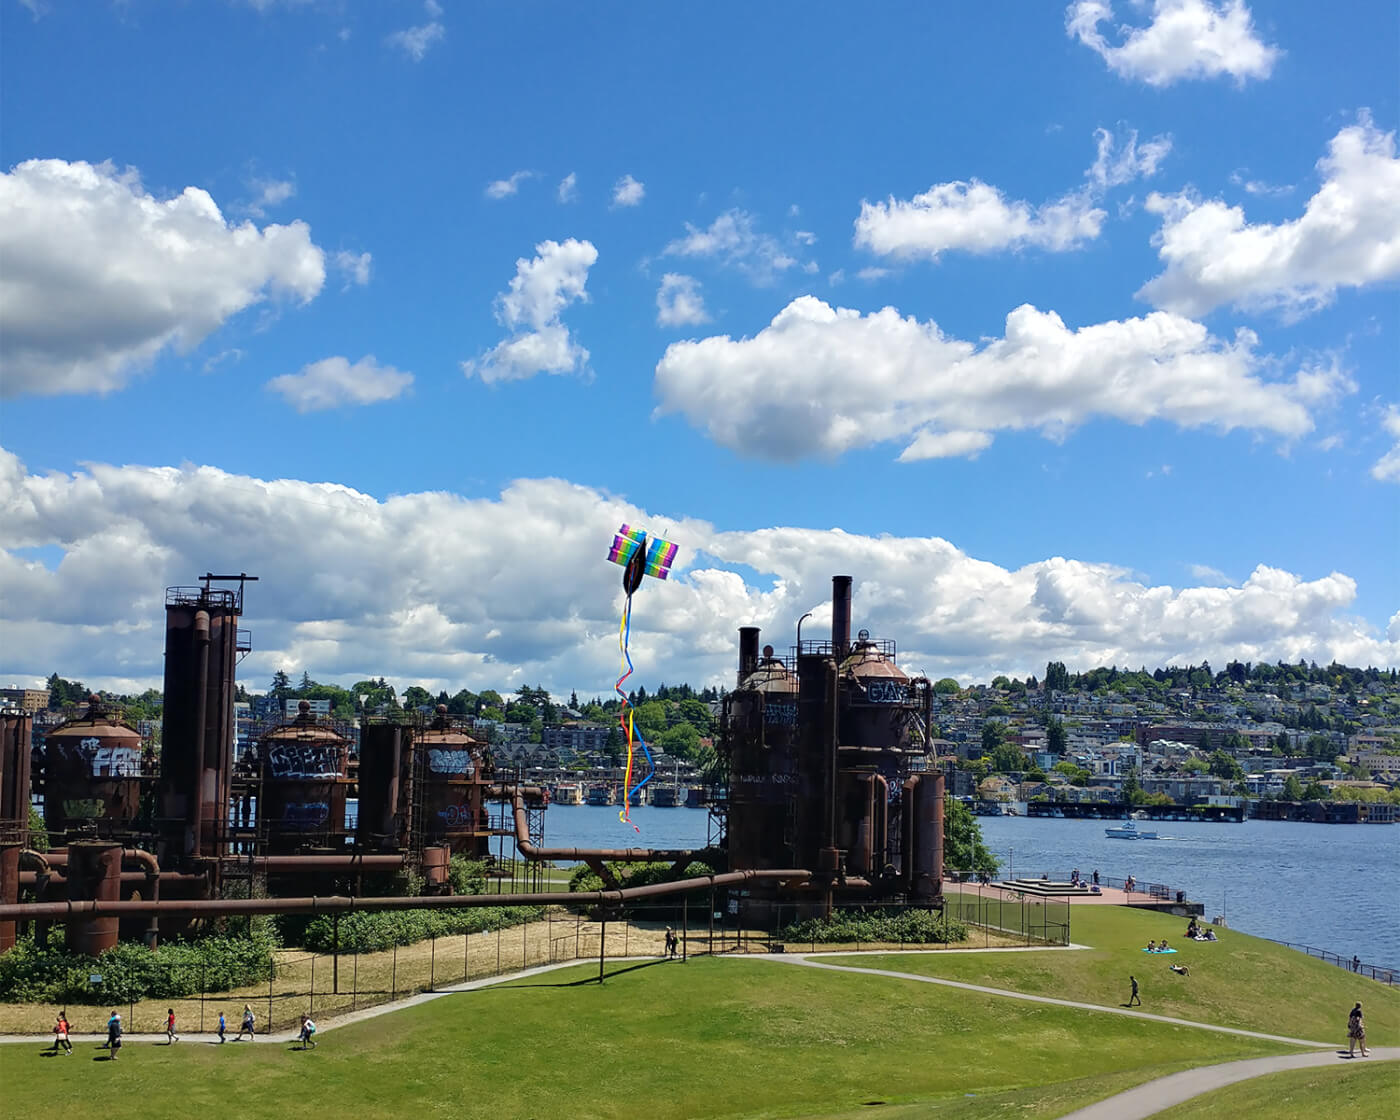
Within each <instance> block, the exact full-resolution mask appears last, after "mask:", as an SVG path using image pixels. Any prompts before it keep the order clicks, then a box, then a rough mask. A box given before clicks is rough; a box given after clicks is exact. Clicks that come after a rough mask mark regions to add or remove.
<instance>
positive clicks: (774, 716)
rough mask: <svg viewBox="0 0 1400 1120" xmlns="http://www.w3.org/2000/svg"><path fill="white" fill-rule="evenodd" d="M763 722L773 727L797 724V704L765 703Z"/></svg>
mask: <svg viewBox="0 0 1400 1120" xmlns="http://www.w3.org/2000/svg"><path fill="white" fill-rule="evenodd" d="M763 722H764V723H766V724H770V725H771V726H773V727H795V726H797V705H796V704H773V703H769V704H765V705H764V707H763Z"/></svg>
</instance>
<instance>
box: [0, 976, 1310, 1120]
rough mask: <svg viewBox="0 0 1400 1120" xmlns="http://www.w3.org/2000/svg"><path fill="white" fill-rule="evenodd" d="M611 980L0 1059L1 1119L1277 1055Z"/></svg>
mask: <svg viewBox="0 0 1400 1120" xmlns="http://www.w3.org/2000/svg"><path fill="white" fill-rule="evenodd" d="M1000 959H1005V955H1003V956H1002V957H1001V958H1000ZM611 967H612V969H614V970H615V971H613V972H612V973H611V975H610V976H609V978H608V980H607V983H606V984H604V985H602V986H599V985H597V984H592V983H588V982H587V979H588V978H589V977H590V976H592V975H593V974H594V970H593V968H592V967H590V966H586V965H585V966H580V967H578V968H575V969H568V970H564V971H561V972H559V973H555V974H552V975H550V976H546V977H539V978H535V979H534V980H531V981H522V982H517V983H515V984H511V985H503V986H500V987H497V988H493V989H487V990H484V991H480V992H473V993H465V994H461V995H454V996H448V997H445V998H443V999H439V1000H436V1001H433V1002H431V1003H428V1004H425V1005H423V1006H420V1007H414V1008H409V1009H406V1010H404V1011H400V1012H397V1013H395V1014H393V1015H391V1016H385V1017H381V1018H378V1019H375V1020H372V1021H368V1022H364V1023H359V1024H355V1025H353V1026H349V1027H346V1028H343V1029H340V1030H336V1031H333V1032H330V1033H326V1034H324V1035H323V1036H322V1041H321V1046H320V1048H319V1049H318V1050H316V1051H313V1052H310V1053H301V1052H288V1051H287V1050H286V1049H285V1048H283V1047H281V1046H272V1045H266V1044H261V1045H247V1044H243V1045H232V1044H231V1045H226V1046H222V1047H220V1046H217V1045H206V1044H180V1045H177V1046H173V1047H166V1046H163V1045H152V1044H148V1043H147V1044H132V1045H130V1046H128V1047H126V1048H124V1053H123V1055H122V1058H121V1061H120V1062H118V1063H116V1064H113V1063H109V1062H106V1061H94V1060H93V1059H94V1057H98V1056H100V1052H99V1051H96V1050H94V1049H93V1048H92V1046H91V1044H83V1045H80V1046H79V1047H78V1048H77V1053H76V1054H75V1055H74V1056H73V1057H72V1058H65V1057H43V1056H41V1054H40V1053H39V1048H38V1047H19V1046H0V1084H3V1085H4V1086H5V1108H6V1111H7V1112H8V1113H9V1114H12V1115H16V1116H32V1115H42V1114H44V1113H46V1112H49V1111H52V1110H53V1109H54V1107H55V1106H57V1107H58V1108H60V1109H62V1108H65V1107H68V1108H71V1107H72V1106H73V1105H82V1104H86V1103H90V1102H92V1101H94V1100H97V1099H100V1100H102V1102H103V1104H102V1112H103V1114H104V1118H106V1117H111V1118H113V1120H118V1118H122V1117H132V1118H139V1120H150V1118H151V1117H153V1116H174V1115H182V1116H206V1115H217V1114H222V1113H224V1112H227V1111H229V1110H230V1109H231V1108H236V1110H237V1111H238V1112H239V1113H240V1114H244V1115H250V1116H289V1115H293V1114H297V1115H304V1114H305V1113H306V1112H307V1111H308V1110H309V1109H310V1110H314V1112H315V1114H317V1115H337V1114H342V1113H343V1114H353V1115H355V1116H356V1117H357V1120H363V1118H369V1117H378V1116H400V1115H405V1114H413V1115H418V1116H423V1115H428V1116H436V1115H443V1116H447V1115H451V1116H454V1117H474V1116H481V1117H490V1118H492V1120H505V1118H508V1117H516V1116H520V1117H525V1116H539V1117H547V1116H574V1117H584V1116H596V1117H618V1118H622V1117H628V1118H631V1117H636V1116H647V1117H658V1118H663V1117H699V1116H706V1117H712V1116H773V1117H777V1116H838V1115H842V1114H847V1113H854V1112H857V1111H864V1113H865V1114H867V1115H868V1114H869V1109H868V1107H867V1105H866V1102H869V1101H883V1102H886V1103H887V1104H888V1105H891V1106H896V1107H900V1106H915V1105H917V1106H919V1108H920V1110H921V1113H920V1114H923V1115H934V1116H939V1117H943V1116H947V1117H965V1116H973V1117H985V1116H997V1115H1010V1114H1012V1113H1013V1112H1014V1114H1015V1115H1018V1116H1023V1117H1024V1116H1030V1117H1035V1116H1054V1115H1060V1114H1062V1113H1063V1112H1064V1111H1066V1110H1068V1109H1069V1108H1071V1107H1075V1106H1077V1105H1080V1104H1084V1103H1088V1102H1089V1101H1092V1100H1095V1099H1098V1098H1100V1097H1103V1096H1106V1095H1108V1094H1110V1093H1112V1092H1114V1091H1116V1090H1118V1089H1121V1088H1125V1087H1128V1086H1129V1085H1132V1084H1136V1083H1138V1082H1141V1081H1145V1080H1148V1079H1150V1078H1153V1077H1158V1076H1161V1075H1163V1074H1165V1073H1170V1072H1174V1071H1175V1070H1178V1069H1182V1068H1186V1067H1188V1066H1191V1065H1198V1064H1205V1063H1210V1062H1220V1061H1229V1060H1232V1059H1235V1058H1246V1057H1256V1056H1259V1055H1262V1054H1268V1053H1280V1052H1285V1051H1286V1050H1287V1048H1286V1047H1282V1046H1277V1045H1271V1044H1268V1043H1264V1042H1259V1041H1255V1040H1251V1039H1245V1038H1235V1037H1231V1036H1224V1035H1219V1034H1215V1033H1211V1032H1205V1031H1198V1030H1193V1029H1190V1028H1185V1027H1173V1026H1168V1025H1166V1024H1160V1023H1152V1022H1142V1021H1133V1020H1126V1019H1122V1018H1119V1017H1112V1016H1104V1015H1098V1014H1095V1013H1093V1012H1079V1011H1074V1010H1071V1009H1068V1008H1057V1007H1045V1006H1038V1005H1034V1004H1025V1003H1018V1002H1016V1001H1011V1000H1006V999H1001V998H997V997H992V996H981V995H975V994H969V993H965V992H959V991H955V990H952V989H947V988H939V987H936V986H933V985H923V984H913V983H892V982H890V981H889V980H887V979H884V978H881V977H877V976H862V975H844V974H834V973H827V972H817V971H815V970H806V969H798V968H793V967H789V966H784V965H780V964H775V963H770V962H763V961H750V960H742V959H739V960H712V959H701V960H694V961H691V962H690V963H688V964H685V965H681V964H655V965H642V966H626V965H621V964H618V965H614V966H611ZM1066 1083H1068V1084H1066ZM98 1094H100V1096H99V1095H98ZM968 1094H975V1095H974V1096H968ZM998 1098H1000V1099H998ZM881 1111H882V1112H884V1111H887V1110H884V1109H882V1110H881ZM897 1114H898V1112H896V1115H897ZM912 1114H913V1113H912V1112H906V1115H912Z"/></svg>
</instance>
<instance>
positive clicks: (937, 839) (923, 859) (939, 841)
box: [913, 773, 944, 899]
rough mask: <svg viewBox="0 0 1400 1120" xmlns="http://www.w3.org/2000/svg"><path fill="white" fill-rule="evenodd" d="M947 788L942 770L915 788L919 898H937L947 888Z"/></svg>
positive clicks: (931, 774)
mask: <svg viewBox="0 0 1400 1120" xmlns="http://www.w3.org/2000/svg"><path fill="white" fill-rule="evenodd" d="M943 788H944V779H943V775H942V774H939V773H927V774H923V775H921V777H920V780H919V784H918V786H917V787H916V788H915V790H914V806H913V809H914V812H915V813H916V814H917V822H916V824H915V837H916V839H915V845H914V896H915V897H916V898H924V899H928V898H937V897H938V895H940V894H941V893H942V891H943Z"/></svg>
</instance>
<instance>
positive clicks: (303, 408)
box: [267, 354, 413, 412]
mask: <svg viewBox="0 0 1400 1120" xmlns="http://www.w3.org/2000/svg"><path fill="white" fill-rule="evenodd" d="M412 384H413V374H411V373H402V372H400V371H399V370H396V369H395V368H394V367H393V366H381V365H380V364H379V363H378V362H376V361H375V360H374V355H373V354H367V355H365V356H364V357H363V358H361V359H360V360H359V361H358V362H356V363H355V364H354V365H351V364H350V360H349V359H348V358H341V357H334V358H322V359H321V360H320V361H319V362H312V363H311V364H310V365H307V366H303V367H302V368H301V370H300V371H299V372H297V373H284V374H282V376H280V377H274V378H273V379H272V380H271V381H269V382H268V383H267V387H268V388H269V389H271V390H272V391H273V392H274V393H279V394H281V396H282V397H283V398H284V399H285V400H286V401H287V403H288V404H290V405H292V407H294V408H295V409H296V410H297V411H298V412H320V411H323V410H324V409H328V408H343V407H345V406H346V405H360V404H378V403H379V402H380V401H392V400H394V399H395V398H397V397H400V396H402V395H403V394H404V393H405V392H407V391H408V387H409V386H410V385H412Z"/></svg>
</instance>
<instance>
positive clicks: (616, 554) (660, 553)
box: [608, 525, 676, 832]
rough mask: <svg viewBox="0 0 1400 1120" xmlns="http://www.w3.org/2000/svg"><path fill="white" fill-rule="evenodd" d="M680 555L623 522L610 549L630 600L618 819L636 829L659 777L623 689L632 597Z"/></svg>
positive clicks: (623, 642)
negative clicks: (641, 796) (636, 776)
mask: <svg viewBox="0 0 1400 1120" xmlns="http://www.w3.org/2000/svg"><path fill="white" fill-rule="evenodd" d="M675 558H676V546H675V545H673V544H672V543H671V542H670V541H663V540H661V539H660V538H659V537H657V538H655V539H653V540H652V542H651V546H650V547H648V546H647V535H646V533H644V532H642V531H641V530H640V529H633V528H631V527H630V526H628V525H623V526H622V528H621V529H619V530H618V532H617V535H616V536H615V537H614V538H613V543H612V548H611V549H610V550H609V552H608V559H609V560H610V561H612V562H613V563H614V564H621V565H622V567H623V572H622V589H623V590H624V591H625V592H627V601H626V603H624V604H623V607H622V624H621V625H620V626H619V627H618V630H617V647H618V650H619V651H620V652H621V654H622V664H621V666H620V667H621V669H622V675H621V676H620V677H618V678H617V683H616V684H614V685H613V691H614V692H616V693H617V694H618V696H620V697H621V698H622V707H621V709H620V710H619V711H618V723H619V724H620V725H621V727H622V731H623V734H624V735H626V737H627V773H626V777H625V778H624V779H623V785H622V811H621V812H620V813H618V815H617V816H618V820H620V821H623V822H625V823H626V824H630V825H632V828H633V829H634V830H635V831H637V832H641V829H640V828H638V827H637V826H636V825H635V824H633V822H632V813H631V810H632V798H633V797H635V796H636V794H637V793H638V792H639V791H640V790H641V788H642V787H643V786H645V785H646V784H647V783H648V782H649V781H651V779H652V778H653V777H655V776H656V763H655V762H653V761H652V757H651V749H650V748H649V747H648V746H647V742H646V739H645V738H643V737H642V733H641V732H640V731H638V730H637V727H636V720H635V714H636V713H635V712H634V711H633V708H632V702H631V701H630V700H629V699H628V698H627V693H626V692H624V691H623V689H622V685H623V682H624V681H626V680H627V678H628V677H630V676H631V675H632V671H633V666H632V654H631V651H630V650H629V649H628V645H629V643H630V641H631V637H632V596H633V594H635V593H636V591H637V588H639V587H640V586H641V585H642V578H643V577H644V576H652V577H654V578H655V579H665V578H666V577H667V576H668V575H669V574H670V571H671V561H673V560H674V559H675ZM637 747H641V748H642V757H643V758H645V759H646V763H647V774H646V777H644V778H643V779H642V780H641V781H640V782H638V783H637V784H636V785H635V786H634V785H633V784H632V771H633V767H634V765H635V762H636V748H637Z"/></svg>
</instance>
